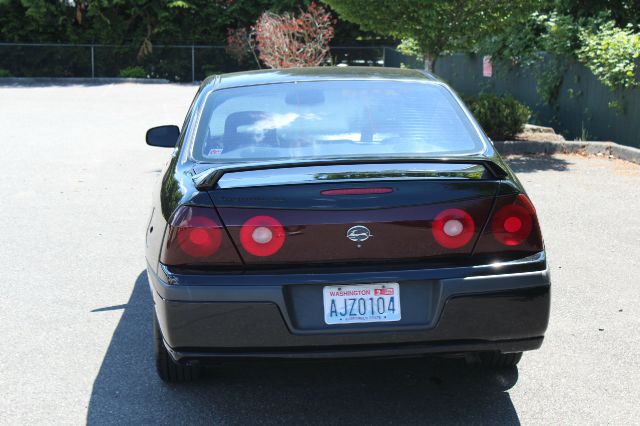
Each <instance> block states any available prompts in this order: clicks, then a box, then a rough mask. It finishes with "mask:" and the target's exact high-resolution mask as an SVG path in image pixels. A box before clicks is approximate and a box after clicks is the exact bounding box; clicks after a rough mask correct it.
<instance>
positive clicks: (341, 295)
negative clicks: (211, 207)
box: [322, 283, 401, 324]
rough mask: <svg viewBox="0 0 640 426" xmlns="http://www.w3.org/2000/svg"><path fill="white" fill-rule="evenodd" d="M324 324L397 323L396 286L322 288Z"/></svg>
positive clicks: (389, 284) (398, 305)
mask: <svg viewBox="0 0 640 426" xmlns="http://www.w3.org/2000/svg"><path fill="white" fill-rule="evenodd" d="M322 298H323V299H324V322H325V323H327V324H354V323H362V322H388V321H400V319H401V314H400V285H399V284H398V283H381V284H363V285H343V286H327V287H324V288H323V289H322Z"/></svg>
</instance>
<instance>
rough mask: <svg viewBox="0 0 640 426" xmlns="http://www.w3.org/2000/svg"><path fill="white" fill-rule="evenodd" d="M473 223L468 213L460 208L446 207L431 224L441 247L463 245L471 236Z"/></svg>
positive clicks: (454, 247) (452, 247)
mask: <svg viewBox="0 0 640 426" xmlns="http://www.w3.org/2000/svg"><path fill="white" fill-rule="evenodd" d="M474 230H475V224H474V223H473V218H472V217H471V215H469V213H467V212H465V211H464V210H460V209H447V210H445V211H443V212H441V213H440V214H438V215H437V216H436V218H435V219H434V220H433V224H432V225H431V232H432V234H433V237H434V238H435V240H436V241H437V242H438V244H440V245H441V246H442V247H445V248H449V249H457V248H460V247H464V246H465V245H467V244H468V243H469V241H471V239H472V238H473V231H474Z"/></svg>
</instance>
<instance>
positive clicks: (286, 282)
mask: <svg viewBox="0 0 640 426" xmlns="http://www.w3.org/2000/svg"><path fill="white" fill-rule="evenodd" d="M148 269H149V283H150V286H151V290H152V294H153V298H154V302H155V310H156V314H157V317H158V321H159V324H160V328H161V330H162V334H163V336H164V339H165V345H166V346H167V348H168V349H169V351H170V353H171V354H172V355H173V357H174V359H176V360H189V359H203V358H333V357H364V356H396V355H417V354H426V353H464V352H475V351H487V350H497V351H501V352H520V351H526V350H532V349H537V348H538V347H540V345H541V344H542V340H543V335H544V332H545V330H546V327H547V323H548V319H549V305H550V278H549V271H548V269H547V266H546V260H545V259H544V253H540V255H538V256H535V257H532V258H529V259H523V260H521V261H518V262H510V263H508V264H502V265H487V266H485V267H473V268H472V267H464V268H455V269H446V270H444V269H442V270H438V269H424V270H403V271H385V272H358V273H335V274H304V275H296V274H284V275H282V274H269V275H267V274H260V275H255V274H242V275H240V274H239V275H209V276H204V275H175V274H171V273H169V272H168V271H167V270H161V271H160V272H161V275H158V274H155V273H153V272H152V271H151V268H148ZM438 277H440V278H438ZM373 282H398V283H400V294H401V297H402V302H403V319H402V320H401V321H400V322H397V323H393V324H391V323H372V324H357V325H350V326H345V325H334V326H328V325H326V324H324V321H323V319H322V318H323V317H322V287H323V286H325V285H336V284H353V283H373ZM405 301H406V302H405Z"/></svg>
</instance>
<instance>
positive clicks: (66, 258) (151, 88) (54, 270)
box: [0, 84, 640, 425]
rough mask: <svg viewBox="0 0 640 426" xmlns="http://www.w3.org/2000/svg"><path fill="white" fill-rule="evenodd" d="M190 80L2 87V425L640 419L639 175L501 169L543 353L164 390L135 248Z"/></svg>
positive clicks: (269, 369)
mask: <svg viewBox="0 0 640 426" xmlns="http://www.w3.org/2000/svg"><path fill="white" fill-rule="evenodd" d="M195 91H196V87H195V86H192V85H155V84H146V85H137V84H117V85H114V84H111V85H75V86H74V85H67V86H64V87H58V86H50V85H47V84H35V85H33V86H30V87H7V86H5V87H0V142H1V146H2V151H1V154H0V161H1V164H2V169H3V170H4V172H2V178H1V179H0V200H2V203H1V204H0V242H1V244H0V271H2V275H3V279H2V283H1V285H0V289H1V296H0V320H1V321H0V338H1V340H0V341H1V342H2V347H1V349H0V355H1V356H0V389H1V391H0V392H1V393H0V424H10V425H14V424H15V425H18V424H29V425H33V424H83V423H85V422H88V423H89V424H154V425H157V424H336V425H337V424H340V425H348V424H358V425H363V424H366V425H369V424H371V425H374V424H465V425H466V424H545V425H546V424H581V425H583V424H624V425H628V424H640V419H639V416H640V403H639V402H638V400H639V399H640V354H639V352H640V166H637V165H632V164H630V163H624V162H622V161H617V160H610V159H606V158H584V157H578V156H555V157H530V158H526V157H520V158H512V159H511V160H510V163H511V165H512V166H513V168H514V169H515V170H516V172H517V173H518V176H519V177H520V179H521V180H522V182H523V183H524V185H525V187H526V188H527V190H528V192H529V195H530V196H531V198H532V200H533V202H534V204H535V205H536V207H537V209H538V212H539V215H540V221H541V225H542V229H543V234H544V236H545V241H546V244H547V249H548V257H549V261H550V265H551V268H552V281H553V301H552V312H551V321H550V326H549V330H548V333H547V337H546V340H545V343H544V344H543V347H542V349H540V350H538V351H534V352H530V353H526V354H525V355H524V357H523V359H522V361H521V363H520V365H519V366H518V368H514V369H511V370H507V371H502V372H498V373H487V372H483V371H482V370H479V369H477V368H471V367H467V366H466V365H465V364H464V363H463V362H461V361H458V360H441V359H430V358H429V359H394V360H378V361H371V360H369V361H357V360H355V361H340V362H335V361H334V362H321V363H258V364H252V365H246V364H245V365H229V366H226V367H224V368H222V369H216V370H212V371H210V372H209V374H208V375H207V377H206V378H205V379H204V380H202V381H199V382H197V383H191V384H183V385H166V384H164V383H162V382H161V381H160V380H159V379H158V378H157V376H156V374H155V370H154V366H153V356H152V346H151V337H152V329H151V318H152V316H151V315H152V310H151V298H150V294H149V289H148V284H147V281H146V275H145V272H144V267H145V261H144V250H143V238H144V230H145V225H146V221H147V219H148V214H149V206H150V198H151V197H150V194H151V188H152V185H153V183H154V181H155V180H156V179H157V178H158V176H159V173H160V170H161V168H162V167H163V165H164V163H165V162H166V161H167V159H168V157H169V154H170V150H167V149H161V148H150V147H147V146H146V145H145V143H144V133H145V131H146V129H147V128H149V127H151V126H154V125H160V124H181V123H182V121H183V118H184V114H185V113H186V111H187V108H188V107H189V103H190V102H191V99H192V98H193V96H194V95H195Z"/></svg>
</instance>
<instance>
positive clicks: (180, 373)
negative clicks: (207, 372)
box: [153, 315, 202, 383]
mask: <svg viewBox="0 0 640 426" xmlns="http://www.w3.org/2000/svg"><path fill="white" fill-rule="evenodd" d="M153 340H154V355H155V359H156V370H157V372H158V376H160V378H161V379H162V380H163V381H165V382H167V383H179V382H190V381H193V380H196V379H198V378H199V377H200V375H201V372H202V369H201V367H200V366H199V365H188V364H179V363H177V362H175V361H174V360H173V358H171V355H170V354H169V351H167V348H166V347H165V345H164V340H163V338H162V331H160V325H159V324H158V319H157V318H155V315H154V319H153Z"/></svg>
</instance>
